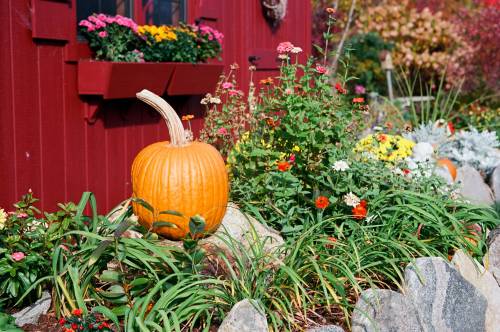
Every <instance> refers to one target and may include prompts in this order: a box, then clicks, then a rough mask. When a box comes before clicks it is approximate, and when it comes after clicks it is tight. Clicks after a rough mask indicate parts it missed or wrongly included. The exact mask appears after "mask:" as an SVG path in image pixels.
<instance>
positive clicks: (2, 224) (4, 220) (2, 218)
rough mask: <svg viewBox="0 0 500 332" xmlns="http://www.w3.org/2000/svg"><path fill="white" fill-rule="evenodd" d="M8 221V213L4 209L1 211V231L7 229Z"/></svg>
mask: <svg viewBox="0 0 500 332" xmlns="http://www.w3.org/2000/svg"><path fill="white" fill-rule="evenodd" d="M6 221H7V212H5V211H4V209H0V230H1V229H3V228H4V227H5V222H6Z"/></svg>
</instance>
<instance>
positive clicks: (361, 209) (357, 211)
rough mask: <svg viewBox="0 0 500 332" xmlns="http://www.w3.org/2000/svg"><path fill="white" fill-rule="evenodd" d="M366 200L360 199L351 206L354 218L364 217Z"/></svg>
mask: <svg viewBox="0 0 500 332" xmlns="http://www.w3.org/2000/svg"><path fill="white" fill-rule="evenodd" d="M366 205H367V204H366V201H365V200H362V201H361V202H360V203H359V204H358V205H356V207H353V208H352V214H353V216H354V219H364V218H365V217H366V213H367V210H366Z"/></svg>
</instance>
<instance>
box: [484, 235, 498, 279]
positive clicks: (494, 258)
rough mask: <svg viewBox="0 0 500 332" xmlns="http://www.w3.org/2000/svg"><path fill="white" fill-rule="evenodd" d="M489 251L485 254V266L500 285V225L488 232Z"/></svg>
mask: <svg viewBox="0 0 500 332" xmlns="http://www.w3.org/2000/svg"><path fill="white" fill-rule="evenodd" d="M487 244H488V253H487V254H486V255H485V256H484V266H485V267H486V269H487V270H488V271H490V272H491V273H492V274H493V276H494V277H495V279H496V280H497V283H498V284H499V285H500V226H499V227H497V228H495V229H494V230H492V231H491V232H490V234H488V240H487Z"/></svg>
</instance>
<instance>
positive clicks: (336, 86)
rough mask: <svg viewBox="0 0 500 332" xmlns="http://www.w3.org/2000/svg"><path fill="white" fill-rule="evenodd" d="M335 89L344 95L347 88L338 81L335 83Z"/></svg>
mask: <svg viewBox="0 0 500 332" xmlns="http://www.w3.org/2000/svg"><path fill="white" fill-rule="evenodd" d="M335 90H337V92H338V93H340V94H342V95H345V94H346V93H347V90H346V89H344V88H343V87H342V85H341V84H340V83H338V82H337V83H335Z"/></svg>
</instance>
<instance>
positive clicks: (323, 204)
mask: <svg viewBox="0 0 500 332" xmlns="http://www.w3.org/2000/svg"><path fill="white" fill-rule="evenodd" d="M328 205H330V201H329V200H328V197H325V196H319V197H318V198H316V207H317V208H318V209H326V208H327V207H328Z"/></svg>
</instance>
